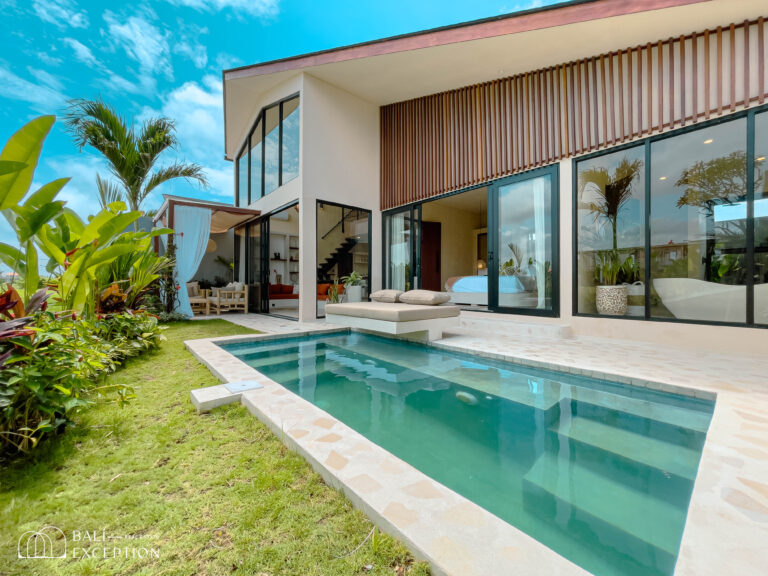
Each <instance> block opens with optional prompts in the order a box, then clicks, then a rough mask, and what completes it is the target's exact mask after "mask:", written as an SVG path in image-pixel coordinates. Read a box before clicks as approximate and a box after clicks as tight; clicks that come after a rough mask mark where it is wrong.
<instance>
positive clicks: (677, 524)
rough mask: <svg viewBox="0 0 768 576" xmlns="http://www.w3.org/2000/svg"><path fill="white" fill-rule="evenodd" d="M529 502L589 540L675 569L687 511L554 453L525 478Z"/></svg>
mask: <svg viewBox="0 0 768 576" xmlns="http://www.w3.org/2000/svg"><path fill="white" fill-rule="evenodd" d="M523 491H524V503H525V505H526V507H527V508H528V509H530V510H531V511H532V512H534V513H536V514H537V515H539V516H540V517H548V518H550V521H551V522H552V523H554V524H556V525H558V526H560V527H561V528H562V529H564V530H568V531H569V532H571V533H572V534H573V536H574V537H577V538H580V539H581V540H582V541H583V543H584V544H586V545H595V546H599V545H603V546H610V547H612V548H615V549H616V550H618V551H620V552H621V553H623V554H625V555H629V556H630V557H633V558H635V559H636V560H638V561H641V562H650V565H654V564H657V563H659V564H660V565H661V566H666V567H668V570H662V572H665V571H668V573H671V572H672V569H673V568H674V563H675V558H676V556H677V551H678V548H679V545H680V538H681V536H682V532H683V526H684V524H685V514H684V511H682V510H680V509H679V508H677V507H675V506H672V505H670V504H669V503H667V502H663V501H661V500H657V499H655V498H651V497H649V496H647V495H646V494H644V493H642V492H639V491H637V490H633V489H632V488H628V487H627V486H625V485H624V484H622V483H620V482H616V481H614V480H612V479H610V478H607V477H605V476H603V475H601V474H598V473H596V472H594V471H592V470H590V469H587V468H583V467H581V466H579V465H578V464H575V463H573V462H572V461H571V460H570V459H568V458H560V457H558V456H556V455H554V454H545V455H543V456H541V457H540V458H539V459H538V460H537V461H536V463H535V464H534V465H533V467H532V468H531V469H530V470H529V471H528V473H527V474H526V475H525V476H524V477H523Z"/></svg>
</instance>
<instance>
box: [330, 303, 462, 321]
mask: <svg viewBox="0 0 768 576" xmlns="http://www.w3.org/2000/svg"><path fill="white" fill-rule="evenodd" d="M460 312H461V309H460V308H459V307H458V306H414V305H413V304H400V303H396V304H390V303H389V302H348V303H345V304H326V305H325V314H326V316H328V315H336V316H353V317H356V318H370V319H371V320H384V321H387V322H415V321H418V320H433V319H435V318H453V317H455V316H458V315H459V313H460Z"/></svg>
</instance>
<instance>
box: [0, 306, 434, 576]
mask: <svg viewBox="0 0 768 576" xmlns="http://www.w3.org/2000/svg"><path fill="white" fill-rule="evenodd" d="M247 332H249V330H247V329H245V328H242V327H239V326H236V325H234V324H230V323H229V322H226V321H224V320H208V321H191V322H182V323H177V324H174V325H172V326H171V327H170V328H169V329H168V330H167V331H166V332H165V335H166V337H167V338H168V342H165V343H163V345H162V346H161V348H160V350H159V351H157V352H154V353H151V354H148V355H146V356H143V357H140V358H137V359H132V360H130V361H128V363H127V364H126V366H125V367H124V368H123V369H121V370H119V371H118V372H117V373H115V374H113V375H111V376H110V378H112V379H120V380H122V381H124V382H126V383H128V384H130V385H131V386H133V387H134V388H135V390H136V394H137V396H138V398H137V399H136V400H135V401H133V402H132V403H131V404H130V405H129V406H128V407H126V408H124V409H119V408H117V407H115V406H98V407H94V408H92V409H90V410H88V411H86V412H85V413H84V414H83V415H82V416H81V417H80V418H79V420H78V422H77V424H78V427H77V428H75V429H72V430H70V431H68V432H67V433H66V434H65V435H63V436H61V437H60V438H56V439H53V440H51V441H50V442H48V443H47V445H45V446H42V447H41V449H40V450H39V451H38V452H36V453H34V454H33V455H32V456H31V457H29V458H28V459H27V460H26V461H17V462H15V463H13V464H12V465H10V466H8V465H7V464H6V465H5V466H4V467H3V468H2V469H1V470H0V574H3V575H5V574H8V575H22V574H23V575H25V576H27V575H36V574H41V575H42V574H46V575H47V574H61V575H70V574H72V575H89V574H164V575H170V574H189V575H193V574H206V575H207V574H210V575H213V574H216V575H218V574H235V575H237V574H248V575H253V576H268V575H269V576H277V575H285V576H289V575H290V576H298V575H303V576H314V575H317V576H334V575H347V574H372V575H379V574H387V575H390V576H391V575H392V574H398V575H401V574H409V575H412V576H420V575H426V574H428V573H429V571H428V568H427V566H426V565H425V564H423V563H413V562H412V559H411V557H410V555H409V553H408V551H407V549H406V548H405V547H404V546H403V545H402V544H400V543H399V542H398V541H396V540H395V539H393V538H391V537H389V536H387V535H383V534H380V533H378V532H377V533H375V535H374V537H373V538H370V539H369V540H368V541H367V542H366V543H365V544H364V545H363V546H362V547H361V548H360V549H359V550H358V551H357V552H356V553H354V554H352V555H351V556H349V557H347V558H342V559H338V558H336V557H338V556H343V555H345V554H347V553H349V552H350V551H352V550H354V549H355V548H356V547H357V546H358V545H360V543H361V542H363V540H364V539H365V537H366V536H367V535H368V534H369V533H370V531H371V528H372V524H371V523H370V522H369V521H368V519H367V518H366V517H365V516H364V515H363V514H362V513H361V512H359V511H357V510H355V509H353V508H352V506H351V504H350V503H349V501H348V500H346V499H345V498H344V496H343V495H341V494H340V493H339V492H337V491H335V490H333V489H332V488H330V487H328V486H327V485H325V484H324V483H323V481H322V479H321V478H320V476H319V475H317V474H315V473H314V472H313V471H312V469H311V468H310V467H309V465H308V464H307V463H306V462H305V461H304V460H303V459H302V458H301V457H300V456H299V455H297V454H295V453H293V452H291V451H290V450H288V449H287V448H286V447H285V446H284V445H283V444H282V442H280V440H279V438H277V437H275V436H274V435H273V434H272V433H271V432H270V431H269V430H268V429H267V428H266V426H264V425H263V424H262V423H261V422H259V421H258V420H257V419H256V418H254V417H253V416H251V415H250V414H249V413H248V412H247V411H246V410H245V408H243V407H242V406H240V405H233V406H228V407H224V408H220V409H217V410H215V411H213V412H212V413H210V414H207V415H197V414H196V413H195V411H194V408H193V407H192V404H191V402H190V400H189V391H190V390H191V389H193V388H199V387H201V386H205V385H211V384H215V383H217V382H216V380H215V378H214V377H213V376H212V375H211V374H210V372H208V370H207V369H206V368H205V367H203V366H202V365H200V364H199V363H198V362H197V361H196V360H195V359H194V358H193V357H192V355H191V354H189V353H188V352H187V351H186V350H185V349H184V345H183V341H184V340H189V339H193V338H204V337H212V336H225V335H230V334H242V333H247ZM45 525H53V526H57V527H58V528H60V529H61V530H63V531H64V533H65V534H66V535H67V537H68V539H69V540H70V542H69V543H68V545H69V550H68V555H69V557H68V558H67V559H66V560H40V559H35V560H19V559H17V551H16V546H17V540H18V538H19V536H21V534H22V533H24V532H26V531H27V530H39V529H40V528H41V527H43V526H45ZM74 530H79V531H81V533H83V532H85V531H88V532H89V533H93V532H96V533H97V536H98V537H99V538H101V535H102V534H103V533H104V532H106V534H107V536H110V535H111V536H118V535H121V536H124V535H129V536H133V537H135V539H133V540H122V541H118V540H113V541H108V542H106V543H104V542H99V541H93V542H91V541H88V540H83V541H80V542H76V543H75V542H72V541H71V540H72V538H71V535H72V532H73V531H74ZM91 535H93V534H91ZM73 546H77V547H79V548H81V549H86V550H88V551H89V552H90V553H91V554H92V556H97V557H88V558H85V557H83V556H84V553H83V552H82V550H81V551H80V553H79V554H78V555H79V556H80V558H78V559H73V558H72V552H73ZM114 547H118V548H125V547H130V548H134V549H138V548H142V547H143V548H146V549H155V550H156V551H157V554H158V556H159V557H157V558H151V557H147V558H139V557H132V555H131V554H130V553H129V554H128V557H126V555H125V554H121V555H120V556H119V557H116V558H113V557H111V554H112V553H111V550H112V548H114ZM104 548H107V549H108V550H109V552H108V556H109V557H107V558H103V549H104Z"/></svg>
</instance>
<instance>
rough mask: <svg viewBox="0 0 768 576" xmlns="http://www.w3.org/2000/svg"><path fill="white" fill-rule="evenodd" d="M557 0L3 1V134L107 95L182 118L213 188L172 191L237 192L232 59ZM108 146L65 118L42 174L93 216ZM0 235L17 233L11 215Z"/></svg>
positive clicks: (184, 138)
mask: <svg viewBox="0 0 768 576" xmlns="http://www.w3.org/2000/svg"><path fill="white" fill-rule="evenodd" d="M553 3H554V2H552V1H544V2H542V1H539V0H529V1H518V2H514V1H513V2H508V3H504V1H503V0H496V1H483V0H475V1H473V2H466V1H446V0H442V1H440V0H421V1H419V2H413V1H412V0H411V1H403V0H388V1H384V2H350V1H327V2H311V1H308V0H304V1H301V0H155V1H154V2H151V3H150V2H142V1H136V2H96V1H85V0H0V9H2V14H3V25H2V29H3V31H2V36H1V37H0V142H2V143H5V141H6V140H7V138H8V137H9V136H10V135H11V134H12V133H13V132H14V131H16V130H17V129H18V128H19V127H21V126H22V125H23V124H24V123H25V122H27V121H28V120H30V119H32V118H34V117H36V116H38V115H41V114H57V115H61V113H62V110H63V108H64V107H65V106H66V102H67V100H68V99H71V98H95V97H97V96H100V97H102V98H103V99H104V100H105V101H107V102H109V103H111V104H113V105H114V106H115V107H116V108H117V109H118V110H119V111H120V112H121V113H122V114H124V115H125V116H126V117H127V118H129V119H133V120H134V121H140V120H141V119H142V118H144V117H146V116H149V115H156V114H162V115H165V116H168V117H170V118H172V119H173V120H175V121H176V124H177V128H178V136H179V139H180V143H181V147H180V149H179V150H178V151H176V152H172V153H169V155H168V157H166V158H165V162H170V161H173V160H175V159H181V160H186V161H192V162H197V163H200V164H202V165H203V166H204V167H205V169H206V172H207V173H208V177H209V180H210V182H211V185H212V186H211V188H210V189H209V190H207V191H201V190H199V189H198V188H196V187H194V186H190V185H188V184H186V183H185V182H179V183H168V184H165V185H164V186H162V187H160V189H159V190H158V191H157V193H156V194H155V195H154V196H152V197H150V198H149V199H148V201H147V202H146V204H145V206H144V207H145V208H157V207H158V206H159V205H160V202H161V194H162V193H163V192H165V193H173V194H182V195H190V196H196V197H207V198H210V199H214V200H219V201H226V202H231V201H232V165H231V163H229V162H226V161H224V160H223V157H224V136H223V117H222V98H221V70H222V69H223V68H230V67H235V66H241V65H245V64H252V63H255V62H263V61H268V60H273V59H275V58H283V57H286V56H291V55H295V54H302V53H305V52H311V51H316V50H323V49H327V48H333V47H336V46H343V45H346V44H351V43H356V42H363V41H366V40H373V39H376V38H381V37H385V36H391V35H395V34H403V33H408V32H415V31H418V30H424V29H428V28H434V27H436V26H443V25H447V24H454V23H458V22H464V21H467V20H473V19H477V18H485V17H489V16H495V15H499V14H504V13H508V12H514V11H518V10H522V9H526V8H530V7H535V6H541V5H544V4H553ZM97 172H98V173H100V174H101V175H102V176H107V175H108V172H107V169H106V167H105V165H104V164H103V163H102V161H101V160H100V157H99V156H98V155H97V154H95V153H93V152H91V151H89V150H88V149H86V150H84V151H82V152H79V151H78V150H77V149H76V148H75V146H74V145H73V144H72V141H71V138H70V137H69V136H68V135H67V134H66V133H65V132H64V131H63V129H62V126H61V124H60V123H57V124H56V125H55V126H54V129H53V132H52V133H51V135H50V136H49V137H48V140H47V141H46V145H45V148H44V151H43V158H42V160H41V163H40V166H39V167H38V171H37V173H36V176H35V183H36V184H38V185H39V184H43V183H45V182H48V181H50V180H53V179H54V178H59V177H63V176H69V177H71V178H72V181H71V182H70V183H69V184H68V185H67V187H66V188H65V189H64V191H63V192H62V194H61V198H62V199H64V200H67V202H68V204H69V206H70V207H71V208H73V209H75V210H76V211H77V212H79V213H81V214H82V215H84V216H85V215H87V214H88V213H91V212H93V211H94V210H95V208H96V206H97V203H96V192H95V178H96V173H97ZM0 241H3V242H12V235H11V234H10V231H9V230H8V226H7V224H6V223H5V221H4V220H3V221H2V222H1V223H0Z"/></svg>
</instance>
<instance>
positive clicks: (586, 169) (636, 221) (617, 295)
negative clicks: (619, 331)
mask: <svg viewBox="0 0 768 576" xmlns="http://www.w3.org/2000/svg"><path fill="white" fill-rule="evenodd" d="M644 150H645V149H644V147H643V146H638V147H636V148H630V149H629V150H622V151H620V152H613V153H612V154H606V155H604V156H599V157H597V158H592V159H589V160H585V161H582V162H579V163H578V166H577V182H578V184H577V207H576V209H577V235H578V236H577V241H578V264H577V274H578V284H577V286H578V292H577V298H578V312H579V313H582V314H596V313H599V314H612V315H616V314H627V315H630V316H644V315H645V303H644V301H645V286H644V284H643V280H644V278H645V216H644V214H645V201H644V198H645V171H644V156H645V152H644ZM616 286H623V288H616Z"/></svg>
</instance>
